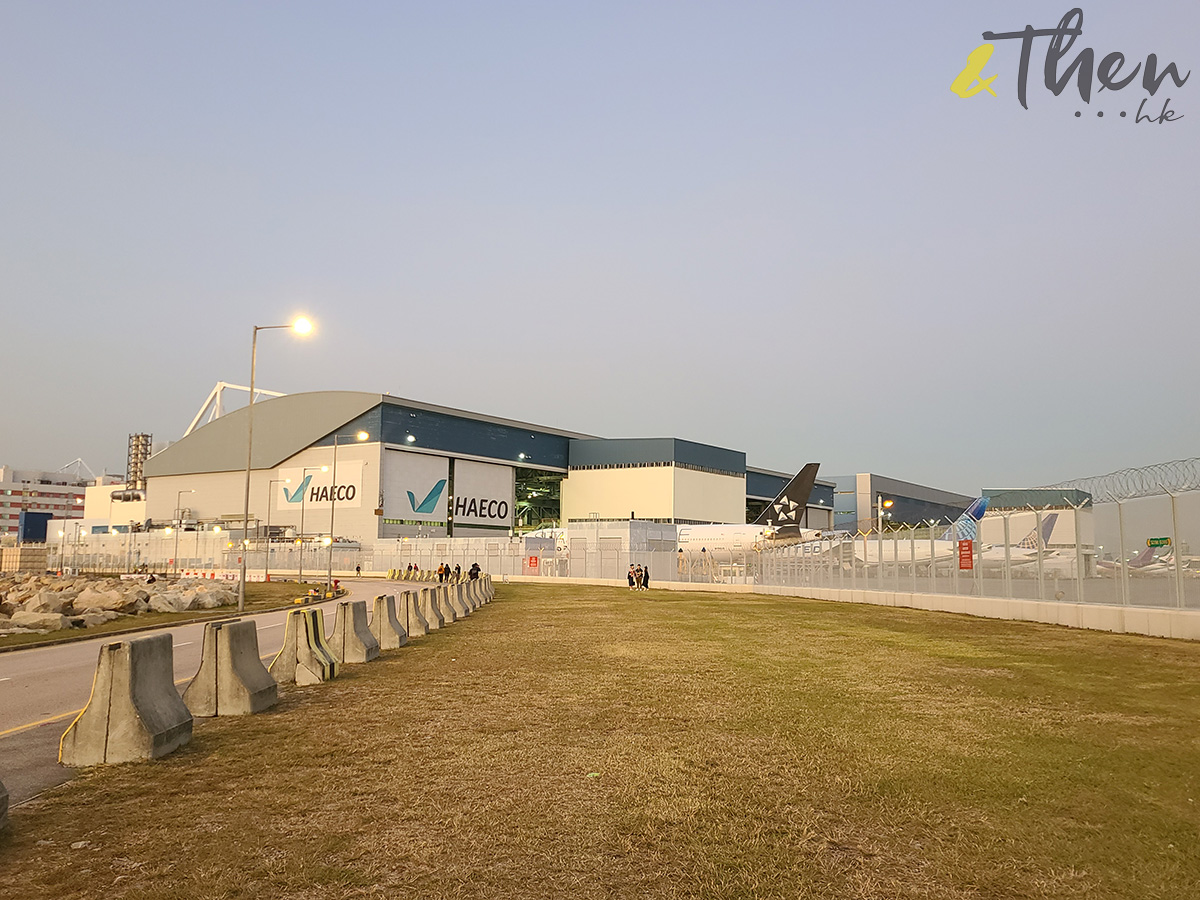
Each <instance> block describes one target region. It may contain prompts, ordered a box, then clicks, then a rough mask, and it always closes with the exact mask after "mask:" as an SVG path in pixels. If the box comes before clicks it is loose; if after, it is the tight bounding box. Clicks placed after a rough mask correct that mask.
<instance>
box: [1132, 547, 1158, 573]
mask: <svg viewBox="0 0 1200 900" xmlns="http://www.w3.org/2000/svg"><path fill="white" fill-rule="evenodd" d="M1152 562H1154V548H1153V547H1146V548H1145V549H1144V550H1142V551H1141V552H1140V553H1137V554H1136V555H1134V557H1133V558H1132V559H1131V560H1129V563H1128V566H1129V568H1131V569H1140V568H1142V566H1148V565H1150V563H1152Z"/></svg>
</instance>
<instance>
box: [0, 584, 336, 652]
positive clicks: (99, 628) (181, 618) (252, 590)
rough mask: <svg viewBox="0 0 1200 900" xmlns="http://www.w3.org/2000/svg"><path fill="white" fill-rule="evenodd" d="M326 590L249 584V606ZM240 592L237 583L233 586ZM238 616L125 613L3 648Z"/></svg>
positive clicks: (269, 605)
mask: <svg viewBox="0 0 1200 900" xmlns="http://www.w3.org/2000/svg"><path fill="white" fill-rule="evenodd" d="M313 587H319V588H321V589H324V587H325V583H324V582H321V583H320V584H311V583H309V582H305V583H304V584H296V583H295V582H286V581H272V582H269V583H265V582H264V583H249V584H247V585H246V609H247V610H249V611H250V612H256V611H261V610H264V609H276V608H278V607H281V606H285V605H286V604H288V603H290V602H291V601H292V600H293V599H294V598H296V597H300V596H303V595H304V594H305V593H306V592H307V591H308V589H309V588H313ZM230 589H231V590H232V591H233V592H234V593H235V594H236V593H237V584H236V583H235V584H233V585H232V587H231V588H230ZM235 615H237V607H236V606H221V607H218V608H217V609H192V610H188V611H186V612H178V613H159V612H145V613H140V614H139V615H136V616H121V618H119V619H113V620H112V621H111V622H103V623H101V624H99V625H93V626H92V627H91V628H67V629H63V630H62V631H52V632H50V633H49V634H9V635H5V636H4V637H0V648H5V647H41V646H45V645H47V644H62V643H67V642H70V641H83V640H87V639H89V638H94V637H99V636H101V635H105V634H124V633H127V632H131V631H143V630H145V629H147V628H157V627H158V626H159V625H175V624H179V623H180V622H194V621H198V620H200V619H214V618H217V619H219V618H222V617H228V616H235Z"/></svg>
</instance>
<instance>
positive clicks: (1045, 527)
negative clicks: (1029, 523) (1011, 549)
mask: <svg viewBox="0 0 1200 900" xmlns="http://www.w3.org/2000/svg"><path fill="white" fill-rule="evenodd" d="M1057 521H1058V513H1050V514H1049V515H1047V516H1046V518H1044V519H1042V541H1041V543H1040V544H1039V543H1038V530H1037V526H1036V525H1034V526H1033V530H1032V531H1030V532H1029V534H1027V535H1025V537H1023V538H1021V540H1019V541H1017V546H1018V547H1022V548H1024V549H1025V550H1037V549H1038V548H1039V547H1041V549H1043V550H1044V549H1046V545H1047V544H1048V543H1050V535H1051V534H1053V533H1054V523H1055V522H1057Z"/></svg>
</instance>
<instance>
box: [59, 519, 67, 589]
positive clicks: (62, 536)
mask: <svg viewBox="0 0 1200 900" xmlns="http://www.w3.org/2000/svg"><path fill="white" fill-rule="evenodd" d="M66 552H67V530H66V529H65V528H60V529H58V575H59V577H60V578H61V577H62V573H63V556H65V555H66Z"/></svg>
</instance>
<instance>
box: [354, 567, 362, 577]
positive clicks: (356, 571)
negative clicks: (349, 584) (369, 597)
mask: <svg viewBox="0 0 1200 900" xmlns="http://www.w3.org/2000/svg"><path fill="white" fill-rule="evenodd" d="M354 574H355V576H357V577H358V578H362V566H355V567H354Z"/></svg>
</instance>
